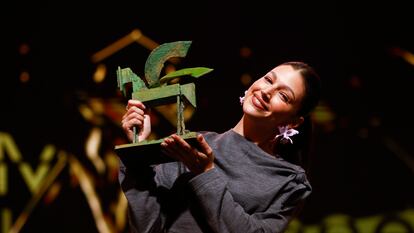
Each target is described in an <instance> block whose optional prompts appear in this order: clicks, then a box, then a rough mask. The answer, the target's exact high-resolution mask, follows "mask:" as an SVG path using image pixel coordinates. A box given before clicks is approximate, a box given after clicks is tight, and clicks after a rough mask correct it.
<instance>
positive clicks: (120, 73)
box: [116, 67, 147, 96]
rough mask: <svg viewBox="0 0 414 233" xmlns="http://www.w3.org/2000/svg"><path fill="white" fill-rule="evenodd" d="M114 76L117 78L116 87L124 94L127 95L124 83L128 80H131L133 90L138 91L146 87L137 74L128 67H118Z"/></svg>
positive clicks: (128, 81)
mask: <svg viewBox="0 0 414 233" xmlns="http://www.w3.org/2000/svg"><path fill="white" fill-rule="evenodd" d="M116 76H117V80H118V88H119V90H121V91H122V93H123V94H124V96H127V93H126V88H125V85H126V84H128V83H130V82H132V91H133V92H136V91H139V90H140V89H142V88H145V89H147V86H146V85H145V82H144V81H143V80H142V79H141V78H140V77H139V76H138V75H136V74H135V73H134V72H132V70H131V69H130V68H124V69H121V67H118V70H117V71H116Z"/></svg>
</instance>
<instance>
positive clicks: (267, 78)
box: [265, 76, 273, 83]
mask: <svg viewBox="0 0 414 233" xmlns="http://www.w3.org/2000/svg"><path fill="white" fill-rule="evenodd" d="M265 80H266V81H267V82H268V83H272V82H273V80H272V79H271V78H270V77H268V76H266V77H265Z"/></svg>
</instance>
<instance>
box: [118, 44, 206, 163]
mask: <svg viewBox="0 0 414 233" xmlns="http://www.w3.org/2000/svg"><path fill="white" fill-rule="evenodd" d="M190 45H191V41H176V42H171V43H165V44H161V45H160V46H158V47H157V48H155V49H154V50H153V51H152V52H151V53H150V55H149V56H148V58H147V60H146V63H145V81H146V82H144V80H143V79H141V78H140V77H139V76H138V75H136V74H135V73H134V72H132V70H131V69H130V68H124V69H121V68H120V67H118V70H117V72H116V74H117V81H118V88H119V89H120V90H121V91H122V93H123V94H124V96H126V95H127V91H126V85H127V84H128V83H132V97H131V98H132V99H136V100H140V101H141V102H143V103H144V105H145V106H146V107H147V108H148V107H154V106H158V105H165V104H171V103H176V106H177V132H176V133H177V135H179V136H181V137H182V138H183V139H184V140H186V141H187V142H188V143H190V144H193V145H197V144H196V143H197V141H196V136H197V133H196V132H191V131H189V130H186V129H185V125H184V114H183V111H184V107H185V106H184V103H189V104H191V105H192V106H193V107H194V108H196V95H195V84H194V83H193V82H189V83H186V84H180V82H179V81H178V82H175V83H171V81H172V80H177V79H178V80H181V78H182V77H190V78H198V77H201V76H203V75H205V74H207V73H209V72H211V71H212V70H213V69H210V68H206V67H194V68H184V69H180V70H177V71H174V72H170V73H168V74H166V75H165V76H163V77H161V78H159V76H160V74H161V71H162V68H163V66H164V63H165V62H166V61H167V60H168V59H170V58H173V57H185V56H186V55H187V51H188V49H189V47H190ZM138 133H139V132H137V130H136V128H135V127H134V139H133V142H132V143H129V144H122V145H116V146H115V152H116V154H117V155H118V157H120V159H121V160H122V161H123V162H124V163H125V164H128V165H132V166H133V165H137V164H141V165H142V164H147V165H152V164H159V163H165V162H170V161H173V159H171V158H169V157H167V156H166V155H163V154H162V153H161V151H160V144H161V142H162V141H163V138H161V139H155V140H143V141H138Z"/></svg>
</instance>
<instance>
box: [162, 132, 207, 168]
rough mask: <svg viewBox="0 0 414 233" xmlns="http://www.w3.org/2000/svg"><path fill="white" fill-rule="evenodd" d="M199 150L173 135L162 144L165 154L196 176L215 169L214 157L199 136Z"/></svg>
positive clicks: (202, 138) (201, 136)
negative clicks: (182, 164)
mask: <svg viewBox="0 0 414 233" xmlns="http://www.w3.org/2000/svg"><path fill="white" fill-rule="evenodd" d="M197 141H198V144H199V147H198V148H195V147H194V146H191V145H190V144H188V142H186V141H185V140H184V139H183V138H182V137H180V136H178V135H177V134H173V135H171V136H170V137H168V138H165V139H164V141H163V142H162V143H161V147H162V148H163V152H164V153H165V154H166V155H168V156H170V157H171V158H173V159H175V160H177V161H181V162H182V163H184V165H186V167H187V168H188V169H189V170H190V171H191V172H192V173H194V174H196V175H198V174H200V173H203V172H206V171H208V170H210V169H213V168H214V155H213V150H212V149H211V147H210V145H208V143H207V142H206V140H205V139H204V137H203V135H201V134H199V135H197Z"/></svg>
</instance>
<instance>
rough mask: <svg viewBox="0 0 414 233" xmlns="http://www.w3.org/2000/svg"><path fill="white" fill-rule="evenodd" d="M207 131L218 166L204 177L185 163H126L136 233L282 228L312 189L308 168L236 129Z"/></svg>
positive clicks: (122, 177)
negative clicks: (273, 152)
mask: <svg viewBox="0 0 414 233" xmlns="http://www.w3.org/2000/svg"><path fill="white" fill-rule="evenodd" d="M201 133H202V134H203V135H204V137H205V139H206V140H207V142H208V143H209V145H210V146H211V148H212V149H213V154H214V156H215V161H214V163H215V168H214V169H211V170H209V171H208V172H205V173H202V174H200V175H197V176H194V175H193V174H192V173H190V172H189V171H188V169H186V168H185V166H184V165H183V164H181V163H179V162H170V163H164V164H159V165H156V166H147V167H140V168H139V169H137V168H134V169H128V167H129V166H128V164H123V163H122V162H121V165H120V173H119V181H120V184H121V187H122V190H123V192H124V193H125V196H126V198H127V200H128V217H129V223H130V224H129V227H130V230H131V232H179V233H186V232H191V233H197V232H218V233H226V232H234V233H249V232H282V231H283V230H284V229H285V228H286V226H287V224H288V222H289V220H290V219H291V218H292V215H293V213H294V211H295V209H296V207H297V206H298V204H299V202H300V201H302V200H304V199H305V198H306V197H307V196H308V195H309V194H310V193H311V186H310V184H309V182H308V180H307V178H306V175H305V172H304V170H303V169H302V168H301V167H299V166H297V165H294V164H291V163H289V162H287V161H285V160H283V159H281V158H276V157H274V156H271V155H269V154H268V153H266V152H264V151H263V150H262V149H260V148H259V147H258V146H257V145H255V144H254V143H252V142H250V141H248V140H246V139H245V138H244V137H243V136H241V135H239V134H237V133H236V132H234V131H233V130H232V129H231V130H228V131H227V132H224V133H222V134H218V133H214V132H201Z"/></svg>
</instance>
